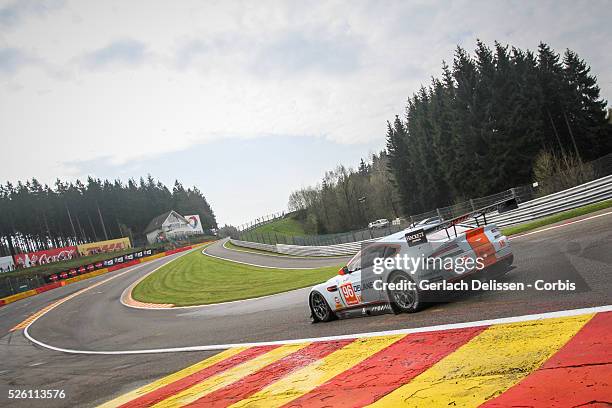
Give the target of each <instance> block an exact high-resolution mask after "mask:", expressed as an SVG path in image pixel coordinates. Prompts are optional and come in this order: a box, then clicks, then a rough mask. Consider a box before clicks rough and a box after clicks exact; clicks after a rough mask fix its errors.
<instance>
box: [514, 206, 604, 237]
mask: <svg viewBox="0 0 612 408" xmlns="http://www.w3.org/2000/svg"><path fill="white" fill-rule="evenodd" d="M610 207H612V200H606V201H602V202H599V203H595V204H589V205H585V206H583V207H578V208H574V209H573V210H568V211H564V212H561V213H558V214H555V215H551V216H550V217H545V218H540V219H539V220H535V221H531V222H527V223H524V224H520V225H515V226H512V227H506V228H503V229H502V233H503V234H504V235H506V236H510V235H515V234H520V233H522V232H527V231H531V230H534V229H536V228H540V227H544V226H546V225H550V224H554V223H556V222H559V221H564V220H568V219H570V218H574V217H578V216H580V215H585V214H589V213H592V212H595V211H600V210H604V209H606V208H610Z"/></svg>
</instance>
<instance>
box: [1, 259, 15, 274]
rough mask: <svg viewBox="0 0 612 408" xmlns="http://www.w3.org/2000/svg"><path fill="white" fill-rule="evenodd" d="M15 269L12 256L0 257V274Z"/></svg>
mask: <svg viewBox="0 0 612 408" xmlns="http://www.w3.org/2000/svg"><path fill="white" fill-rule="evenodd" d="M14 269H15V264H14V263H13V257H12V256H2V257H0V273H2V272H10V271H12V270H14Z"/></svg>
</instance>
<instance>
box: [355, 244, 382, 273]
mask: <svg viewBox="0 0 612 408" xmlns="http://www.w3.org/2000/svg"><path fill="white" fill-rule="evenodd" d="M385 249H386V246H384V245H371V246H369V247H366V248H365V249H364V251H363V253H362V256H361V257H362V260H361V267H362V268H368V267H370V266H372V265H374V259H376V258H383V257H384V256H385Z"/></svg>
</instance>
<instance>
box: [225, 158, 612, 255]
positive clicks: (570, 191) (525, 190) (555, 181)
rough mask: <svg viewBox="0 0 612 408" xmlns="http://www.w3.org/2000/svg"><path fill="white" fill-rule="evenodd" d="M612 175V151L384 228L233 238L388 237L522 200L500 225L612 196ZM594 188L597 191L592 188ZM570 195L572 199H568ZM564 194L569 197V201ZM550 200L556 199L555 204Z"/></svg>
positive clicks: (319, 241)
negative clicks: (611, 188)
mask: <svg viewBox="0 0 612 408" xmlns="http://www.w3.org/2000/svg"><path fill="white" fill-rule="evenodd" d="M611 174H612V154H608V155H606V156H603V157H601V158H599V159H597V160H594V161H592V162H588V163H583V164H580V165H579V166H577V167H574V168H572V169H570V170H566V171H564V172H561V173H558V174H556V175H553V176H551V177H548V178H546V179H545V180H543V181H542V182H540V183H534V184H529V185H523V186H518V187H514V188H511V189H509V190H505V191H502V192H500V193H497V194H492V195H489V196H485V197H478V198H473V199H470V200H467V201H463V202H460V203H456V204H454V205H451V206H448V207H441V208H436V209H434V210H432V211H428V212H425V213H421V214H413V215H410V216H408V217H405V218H402V219H398V220H396V221H398V222H393V223H390V224H389V225H387V226H386V227H384V228H379V229H368V228H363V229H360V230H356V231H350V232H344V233H337V234H325V235H306V236H287V235H284V234H276V233H274V232H261V231H258V230H257V229H256V228H251V229H249V230H246V231H244V232H242V233H241V234H240V236H239V237H233V238H235V239H234V240H236V238H237V239H239V240H240V241H242V242H245V241H249V242H257V243H262V244H269V245H273V246H274V245H277V244H279V245H293V246H313V247H317V246H330V245H338V244H347V243H351V242H359V241H365V240H372V239H376V238H380V237H383V236H387V235H390V234H393V233H395V232H398V231H401V230H403V229H405V228H407V227H408V226H410V225H415V224H418V223H419V222H424V221H426V220H428V219H437V220H448V219H452V218H455V217H458V216H461V215H463V214H466V213H469V212H471V211H474V210H477V209H479V208H483V207H486V206H489V205H492V204H494V203H496V202H499V201H502V200H506V199H509V198H516V199H517V201H518V203H519V209H521V210H522V209H524V211H523V212H518V213H516V214H517V215H516V216H514V215H513V214H514V212H512V213H507V214H505V215H504V217H500V218H495V215H493V217H494V218H492V220H495V221H496V222H497V221H499V225H500V226H506V225H510V224H516V223H519V222H524V221H529V220H532V219H536V218H539V217H542V216H545V215H550V214H554V213H555V212H560V211H564V210H567V209H571V208H575V207H578V206H580V205H585V204H590V203H594V202H597V201H601V200H605V199H606V197H608V196H606V192H605V191H604V190H605V187H604V190H601V189H599V188H598V187H597V186H598V185H600V184H601V183H603V184H606V183H608V184H609V181H607V180H608V179H606V176H609V175H611ZM598 180H599V181H598ZM591 189H593V191H590V190H591ZM581 195H582V196H583V197H582V198H581V197H580V196H581ZM570 196H571V199H569V198H568V197H570ZM564 197H566V198H568V199H567V200H565V199H564ZM549 200H552V201H554V203H552V201H549ZM545 203H547V204H545ZM551 203H552V204H551ZM536 207H537V208H536ZM518 214H520V215H518ZM487 219H489V216H487Z"/></svg>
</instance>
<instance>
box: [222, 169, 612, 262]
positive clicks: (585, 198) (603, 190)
mask: <svg viewBox="0 0 612 408" xmlns="http://www.w3.org/2000/svg"><path fill="white" fill-rule="evenodd" d="M609 199H612V175H609V176H605V177H602V178H599V179H597V180H593V181H589V182H588V183H584V184H581V185H579V186H576V187H572V188H568V189H566V190H563V191H559V192H557V193H553V194H549V195H546V196H544V197H539V198H535V199H533V200H529V201H525V202H522V203H519V206H518V209H516V210H513V211H509V212H507V213H504V214H497V213H496V212H494V213H492V214H491V215H487V223H490V224H496V225H498V226H500V227H506V226H509V225H514V224H519V223H523V222H528V221H533V220H536V219H538V218H542V217H546V216H549V215H553V214H557V213H559V212H562V211H567V210H571V209H574V208H578V207H582V206H583V205H588V204H594V203H598V202H600V201H604V200H609ZM375 240H376V239H373V240H365V241H357V242H350V243H346V244H335V245H326V246H300V245H286V244H275V245H270V244H260V243H257V242H247V241H240V240H235V239H231V240H230V241H231V243H232V244H234V245H237V246H241V247H246V248H254V249H262V250H265V251H269V252H275V253H278V254H285V255H302V256H333V255H352V254H355V253H356V252H357V251H359V246H360V245H361V244H362V243H366V242H371V241H375Z"/></svg>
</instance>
